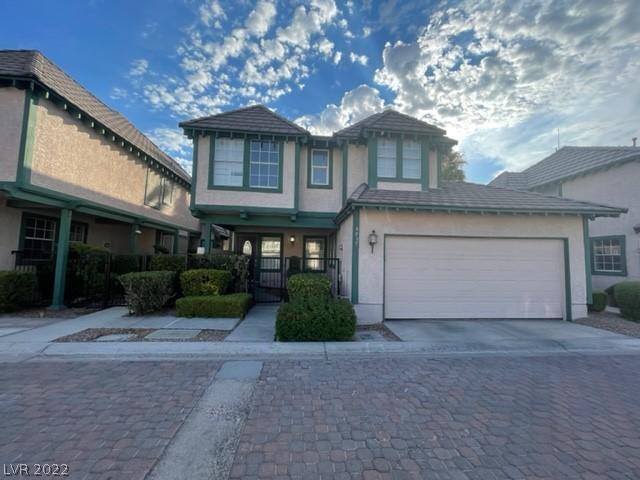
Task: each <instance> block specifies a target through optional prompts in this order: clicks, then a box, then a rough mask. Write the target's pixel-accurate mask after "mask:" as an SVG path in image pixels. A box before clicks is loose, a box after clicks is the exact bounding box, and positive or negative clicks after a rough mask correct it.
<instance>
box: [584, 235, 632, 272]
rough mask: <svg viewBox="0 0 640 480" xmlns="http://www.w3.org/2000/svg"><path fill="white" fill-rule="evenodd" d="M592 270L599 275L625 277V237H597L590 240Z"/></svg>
mask: <svg viewBox="0 0 640 480" xmlns="http://www.w3.org/2000/svg"><path fill="white" fill-rule="evenodd" d="M591 252H592V262H593V263H592V269H593V273H595V274H599V275H626V274H627V260H626V256H625V237H624V236H623V235H619V236H613V237H597V238H592V239H591Z"/></svg>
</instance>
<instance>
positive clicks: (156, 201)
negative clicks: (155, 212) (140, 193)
mask: <svg viewBox="0 0 640 480" xmlns="http://www.w3.org/2000/svg"><path fill="white" fill-rule="evenodd" d="M144 204H145V205H148V206H150V207H153V208H160V205H161V204H162V175H160V174H159V173H158V172H156V171H155V170H153V169H151V168H147V188H146V191H145V194H144Z"/></svg>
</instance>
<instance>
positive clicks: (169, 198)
mask: <svg viewBox="0 0 640 480" xmlns="http://www.w3.org/2000/svg"><path fill="white" fill-rule="evenodd" d="M172 203H173V182H172V181H171V180H169V179H168V178H165V179H163V182H162V204H163V205H171V204H172Z"/></svg>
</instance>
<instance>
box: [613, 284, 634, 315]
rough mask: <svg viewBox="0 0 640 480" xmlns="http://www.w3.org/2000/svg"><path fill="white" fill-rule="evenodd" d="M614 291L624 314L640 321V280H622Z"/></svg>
mask: <svg viewBox="0 0 640 480" xmlns="http://www.w3.org/2000/svg"><path fill="white" fill-rule="evenodd" d="M613 292H614V296H615V298H616V302H617V303H618V305H619V306H620V313H622V316H623V317H625V318H628V319H629V320H634V321H636V322H640V282H620V283H618V284H616V286H615V288H614V290H613Z"/></svg>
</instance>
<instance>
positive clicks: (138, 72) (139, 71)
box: [129, 58, 149, 77]
mask: <svg viewBox="0 0 640 480" xmlns="http://www.w3.org/2000/svg"><path fill="white" fill-rule="evenodd" d="M148 68H149V61H148V60H145V59H144V58H140V59H138V60H134V61H133V62H131V68H130V69H129V75H130V76H131V77H140V76H142V75H144V74H145V73H147V69H148Z"/></svg>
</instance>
